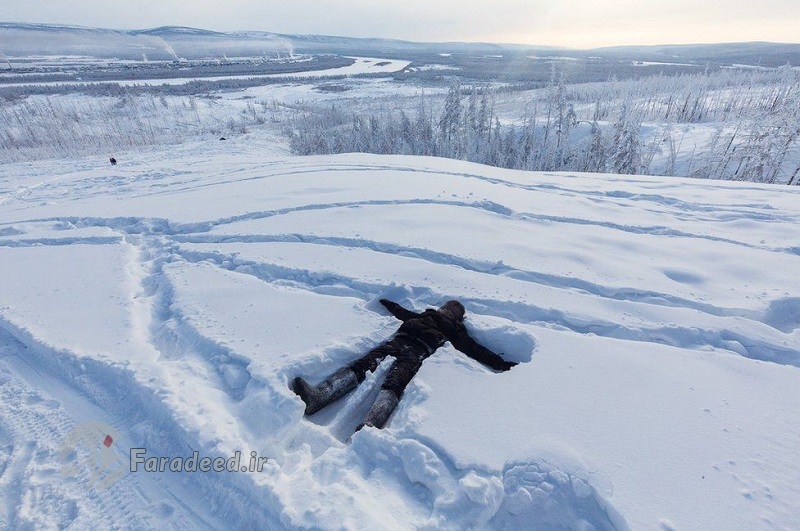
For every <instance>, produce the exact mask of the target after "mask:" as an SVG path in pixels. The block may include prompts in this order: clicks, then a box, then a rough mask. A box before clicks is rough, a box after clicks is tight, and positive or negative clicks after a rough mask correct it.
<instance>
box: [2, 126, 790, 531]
mask: <svg viewBox="0 0 800 531" xmlns="http://www.w3.org/2000/svg"><path fill="white" fill-rule="evenodd" d="M119 158H120V164H119V165H118V166H115V167H110V166H107V165H106V164H103V163H101V162H97V161H94V160H90V159H82V160H77V161H50V162H37V163H24V164H23V163H19V164H8V165H5V167H4V168H3V169H2V173H1V174H0V273H1V274H0V492H2V497H0V498H2V502H0V527H2V528H25V527H64V526H67V525H70V524H72V525H73V526H75V527H76V528H82V527H88V526H89V525H92V526H95V525H96V524H95V522H100V523H104V524H105V525H106V527H112V528H117V527H120V528H158V529H160V528H176V529H183V528H192V529H194V528H219V529H221V528H225V529H234V528H236V529H240V528H262V529H282V528H298V527H313V528H325V529H333V528H349V529H409V528H429V529H430V528H436V529H440V528H441V529H463V528H468V527H474V528H480V529H748V530H752V529H787V530H788V529H796V528H798V527H800V516H799V515H798V513H797V507H800V464H798V461H797V459H796V456H797V453H798V450H799V449H800V397H798V393H797V389H798V388H800V370H799V369H798V367H800V331H798V328H800V295H798V292H797V287H798V282H797V271H798V270H799V269H800V268H799V267H798V266H800V247H798V244H797V242H798V241H800V206H798V205H800V202H799V201H798V200H799V199H800V197H799V196H800V189H796V188H784V187H767V186H758V185H753V184H742V183H733V182H708V181H692V180H685V179H658V178H650V177H624V178H622V177H617V176H613V175H572V174H542V173H525V172H515V171H508V170H500V169H496V168H489V167H483V166H478V165H473V164H467V163H461V162H457V161H450V160H441V159H433V158H415V157H400V156H396V157H380V156H370V155H346V156H336V157H309V158H296V157H290V156H287V155H282V154H280V153H278V152H276V151H275V150H274V149H272V148H271V147H270V146H269V145H265V144H264V143H262V142H260V141H258V140H257V139H256V138H254V137H250V136H242V137H240V138H237V139H235V140H232V141H229V142H224V143H221V142H214V143H206V144H203V143H198V144H190V145H184V146H180V147H175V148H170V149H169V150H164V151H151V152H142V153H130V154H128V155H127V156H124V157H119ZM382 297H386V298H390V299H393V300H396V301H398V302H400V303H402V304H404V305H406V306H407V307H410V308H414V309H418V310H421V309H424V308H425V307H428V306H436V305H439V304H441V303H442V302H443V301H445V300H447V299H448V298H458V299H460V300H462V301H463V302H464V304H465V305H466V307H467V312H468V313H467V315H468V319H467V324H468V328H469V329H470V330H471V332H472V333H473V335H474V336H475V337H476V338H477V339H478V340H479V341H481V342H482V343H484V344H486V345H487V346H489V347H490V348H492V349H493V350H495V351H498V352H502V353H504V355H505V357H507V358H508V359H512V360H515V361H518V362H520V364H519V365H518V366H517V367H515V368H514V369H513V370H511V371H510V372H507V373H502V374H496V373H493V372H491V371H489V370H487V369H485V368H483V367H482V366H480V365H478V364H476V363H475V362H473V361H471V360H469V359H468V358H466V357H465V356H463V355H461V354H459V353H458V352H457V351H455V350H454V349H452V347H449V346H447V347H445V348H442V349H440V351H439V352H437V354H436V355H435V356H433V357H432V358H430V359H429V360H428V361H427V362H426V364H425V365H424V366H423V368H422V370H421V371H420V373H419V374H418V375H417V377H416V379H415V380H414V381H413V382H412V384H411V386H410V387H409V389H408V391H407V393H406V394H405V396H404V397H403V400H402V402H401V404H400V406H399V408H398V410H397V411H396V413H395V415H394V416H393V417H392V419H391V422H390V425H389V426H388V427H387V428H386V429H384V430H374V429H366V430H363V431H361V432H359V433H357V434H356V435H354V436H353V437H352V439H351V440H349V441H348V438H349V437H350V435H351V434H352V431H353V428H354V427H355V426H356V425H357V424H358V422H359V421H360V419H361V416H362V415H363V414H364V411H365V407H366V406H365V405H366V404H368V399H369V398H371V397H374V396H375V393H376V392H377V386H378V385H379V382H380V377H381V376H382V375H383V374H384V373H385V371H386V369H387V368H388V364H387V363H384V364H383V365H381V367H379V369H378V370H377V371H376V374H374V375H372V376H370V377H369V378H368V379H367V381H366V382H365V383H364V384H362V385H361V386H360V387H359V389H358V390H357V391H355V392H354V393H352V394H351V395H349V396H348V397H347V398H346V399H344V400H342V401H340V403H338V404H337V405H335V406H331V407H330V408H328V409H327V410H324V411H322V412H320V413H319V414H317V415H315V416H314V417H311V418H307V419H305V418H303V415H302V405H301V402H300V401H299V399H297V398H296V397H295V396H294V395H293V394H292V393H291V392H290V391H289V389H288V382H289V380H290V379H291V378H292V377H294V376H296V375H298V374H300V375H303V376H305V377H307V378H308V379H310V380H312V381H316V380H319V379H321V378H323V377H324V376H325V375H326V374H328V373H329V372H331V371H333V370H335V369H336V368H338V367H340V366H342V365H343V364H345V363H347V362H349V361H351V360H353V359H355V358H357V357H358V356H359V355H361V354H362V353H363V352H364V351H366V350H367V349H369V348H370V347H372V346H374V345H377V344H378V343H380V342H381V341H383V340H384V339H386V338H388V337H390V336H391V334H392V333H393V331H394V330H395V328H396V326H397V322H396V321H395V320H394V319H393V318H392V317H391V316H389V315H387V313H386V312H385V311H384V310H383V309H382V307H381V306H380V305H379V304H378V303H377V300H378V299H379V298H382ZM87 426H98V428H97V430H99V431H96V432H95V431H91V430H89V428H87ZM92 429H94V428H92ZM76 430H77V432H80V433H91V437H90V439H92V441H94V442H93V443H92V444H94V447H95V448H99V447H100V442H101V441H102V437H103V435H104V434H103V433H102V431H103V430H105V431H106V432H107V434H108V435H112V436H113V440H114V442H113V445H111V446H109V447H108V448H106V449H105V450H104V449H103V448H100V450H101V452H103V453H102V455H103V456H105V458H107V459H108V460H110V461H109V462H113V463H114V464H111V465H108V468H107V469H106V470H103V471H100V472H101V473H100V472H98V470H97V469H95V468H92V466H86V465H85V463H84V467H83V468H81V466H79V465H81V463H80V459H79V457H80V453H79V452H77V451H75V450H74V449H72V448H71V447H70V446H69V445H70V441H72V439H71V438H70V437H71V435H70V434H74V433H76ZM81 430H83V431H81ZM87 430H88V431H87ZM112 432H113V433H112ZM95 437H96V439H95ZM65 445H66V447H67V451H64V448H65ZM131 448H145V449H146V451H147V455H148V456H174V457H180V456H190V455H191V454H192V452H193V451H198V452H199V453H200V455H201V456H202V455H204V456H212V457H214V456H223V457H226V458H227V457H229V456H232V455H234V453H235V452H237V451H238V452H241V454H242V455H244V456H249V455H250V453H251V452H256V453H257V455H258V456H265V457H269V461H268V462H267V464H266V466H265V467H264V469H263V470H262V471H261V472H249V471H248V472H217V473H215V472H208V473H201V472H182V473H179V472H169V471H166V472H161V473H159V472H144V471H142V470H139V471H137V472H130V471H129V470H128V468H129V451H130V449H131ZM70 450H72V451H70ZM104 463H105V462H104ZM104 466H105V465H104ZM65 470H66V472H65ZM68 472H73V473H71V474H70V473H68ZM98 473H100V476H99V477H98ZM103 478H108V481H106V482H103V481H102V479H103Z"/></svg>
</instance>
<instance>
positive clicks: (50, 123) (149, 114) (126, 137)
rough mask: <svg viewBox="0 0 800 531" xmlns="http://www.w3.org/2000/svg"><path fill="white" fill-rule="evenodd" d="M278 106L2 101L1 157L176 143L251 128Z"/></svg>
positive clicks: (201, 101) (188, 100)
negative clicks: (3, 102)
mask: <svg viewBox="0 0 800 531" xmlns="http://www.w3.org/2000/svg"><path fill="white" fill-rule="evenodd" d="M274 112H275V109H274V108H273V107H272V106H270V105H268V104H266V103H256V102H252V101H248V102H246V103H242V104H241V105H238V106H237V107H236V108H232V107H231V106H229V105H226V104H224V103H220V102H218V101H217V100H215V99H213V98H209V97H194V96H186V97H174V96H159V97H156V96H154V95H152V94H145V95H139V96H134V95H131V94H123V95H121V96H119V97H82V96H74V95H73V96H47V97H44V96H35V97H28V98H25V99H23V100H21V101H16V102H13V104H11V103H9V104H7V105H4V106H0V161H23V160H31V159H42V158H49V157H71V156H76V155H81V154H89V153H97V152H101V153H103V152H107V153H113V152H115V151H118V150H126V149H131V148H136V147H142V146H150V145H163V144H177V143H180V142H182V141H185V140H186V139H188V138H193V137H197V136H201V135H206V136H207V135H230V134H242V133H246V132H248V131H249V130H250V129H251V128H253V127H259V126H262V125H264V124H265V123H267V122H268V121H270V120H271V119H272V116H273V114H274Z"/></svg>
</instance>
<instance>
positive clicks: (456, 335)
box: [448, 325, 517, 371]
mask: <svg viewBox="0 0 800 531" xmlns="http://www.w3.org/2000/svg"><path fill="white" fill-rule="evenodd" d="M448 338H449V339H450V343H452V344H453V346H454V347H455V348H456V349H458V350H460V351H461V352H463V353H464V354H466V355H467V356H469V357H470V358H472V359H474V360H475V361H477V362H480V363H482V364H484V365H486V366H487V367H490V368H492V369H494V370H496V371H507V370H509V369H511V367H513V366H514V365H517V363H516V362H513V361H506V360H504V359H503V358H501V357H500V356H498V355H497V354H495V353H494V352H492V351H491V350H489V349H488V348H486V347H484V346H483V345H481V344H480V343H478V342H477V341H475V340H474V339H472V338H471V337H470V335H469V333H468V332H467V329H466V327H464V326H463V325H460V326H458V327H456V329H455V330H453V331H452V332H451V333H450V334H448Z"/></svg>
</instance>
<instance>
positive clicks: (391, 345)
mask: <svg viewBox="0 0 800 531" xmlns="http://www.w3.org/2000/svg"><path fill="white" fill-rule="evenodd" d="M380 302H381V304H383V305H384V306H385V307H386V309H387V310H389V312H391V314H392V315H394V316H395V317H397V318H398V319H400V320H401V321H403V324H402V325H400V328H399V329H398V330H397V332H396V333H395V335H394V336H393V337H392V338H391V339H390V340H388V341H386V342H385V343H383V344H381V345H379V346H377V347H375V348H374V349H372V350H371V351H369V352H368V353H367V354H366V355H365V356H363V357H362V358H360V359H358V360H356V361H354V362H353V363H351V364H350V365H348V366H347V367H344V368H342V369H339V370H338V371H336V372H335V373H333V374H332V375H331V376H329V377H328V378H327V379H326V380H325V381H323V382H322V383H320V384H319V385H317V386H311V385H309V384H308V382H306V381H305V380H304V379H302V378H300V377H299V376H298V377H297V378H295V379H294V381H293V382H292V390H293V391H294V392H295V393H297V394H298V395H299V396H300V398H301V399H302V400H303V402H305V404H306V410H305V414H306V415H313V414H314V413H316V412H317V411H319V410H320V409H322V408H324V407H325V406H327V405H329V404H331V403H333V402H334V401H336V400H338V399H339V398H341V397H343V396H344V395H346V394H347V393H349V392H350V391H352V390H353V389H355V388H356V387H357V386H358V384H359V383H361V382H363V381H364V378H365V377H366V374H367V371H374V370H375V369H376V368H377V367H378V364H380V362H381V361H382V360H383V359H384V358H385V357H386V356H392V357H393V358H395V361H394V363H393V364H392V367H391V368H390V369H389V374H388V375H387V376H386V380H384V382H383V385H382V386H381V390H380V393H378V397H377V398H376V399H375V402H374V403H373V404H372V407H371V408H370V410H369V412H368V413H367V415H366V417H365V418H364V422H363V423H362V424H361V425H359V426H358V428H356V431H358V430H360V429H361V428H362V427H364V426H374V427H376V428H382V427H383V426H384V425H385V424H386V421H387V420H388V419H389V416H390V415H391V414H392V412H393V411H394V409H395V408H396V407H397V404H398V403H399V402H400V397H401V396H402V395H403V390H405V388H406V386H407V385H408V384H409V382H411V379H412V378H413V377H414V375H415V374H417V371H418V370H419V368H420V367H421V366H422V362H423V361H425V359H426V358H428V357H429V356H431V355H432V354H433V353H434V352H435V351H436V349H438V348H439V347H441V346H442V345H444V344H445V343H446V342H447V341H450V342H451V343H452V344H453V346H454V347H455V348H456V349H458V350H460V351H461V352H463V353H464V354H466V355H467V356H469V357H470V358H472V359H474V360H476V361H479V362H480V363H482V364H484V365H486V366H487V367H490V368H492V369H494V370H496V371H507V370H509V369H511V367H513V366H515V365H516V363H515V362H513V361H506V360H504V359H503V358H501V357H500V356H498V355H497V354H495V353H494V352H492V351H491V350H489V349H488V348H486V347H484V346H482V345H480V344H479V343H477V342H476V341H475V340H474V339H472V338H471V337H470V335H469V333H468V332H467V329H466V327H465V326H464V323H463V321H464V305H462V304H461V303H460V302H458V301H448V302H446V303H445V304H444V305H443V306H442V307H441V308H439V309H438V310H433V309H427V310H425V311H424V312H422V313H416V312H412V311H410V310H406V309H405V308H403V307H402V306H400V305H399V304H397V303H396V302H392V301H389V300H386V299H381V301H380Z"/></svg>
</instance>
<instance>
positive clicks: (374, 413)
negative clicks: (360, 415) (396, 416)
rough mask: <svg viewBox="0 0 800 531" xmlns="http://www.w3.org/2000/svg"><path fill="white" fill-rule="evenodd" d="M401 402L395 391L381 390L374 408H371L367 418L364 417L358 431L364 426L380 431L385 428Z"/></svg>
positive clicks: (373, 405)
mask: <svg viewBox="0 0 800 531" xmlns="http://www.w3.org/2000/svg"><path fill="white" fill-rule="evenodd" d="M399 402H400V399H399V398H397V395H396V394H395V393H394V391H392V390H391V389H381V392H380V393H378V397H377V398H376V399H375V402H373V404H372V407H371V408H369V411H368V412H367V416H366V417H364V422H363V423H362V424H361V425H360V426H359V427H358V428H356V431H358V430H360V429H361V428H363V427H364V426H372V427H373V428H379V429H380V428H383V427H384V426H385V425H386V421H387V420H389V417H390V416H391V414H392V412H393V411H394V408H396V407H397V404H398V403H399Z"/></svg>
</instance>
